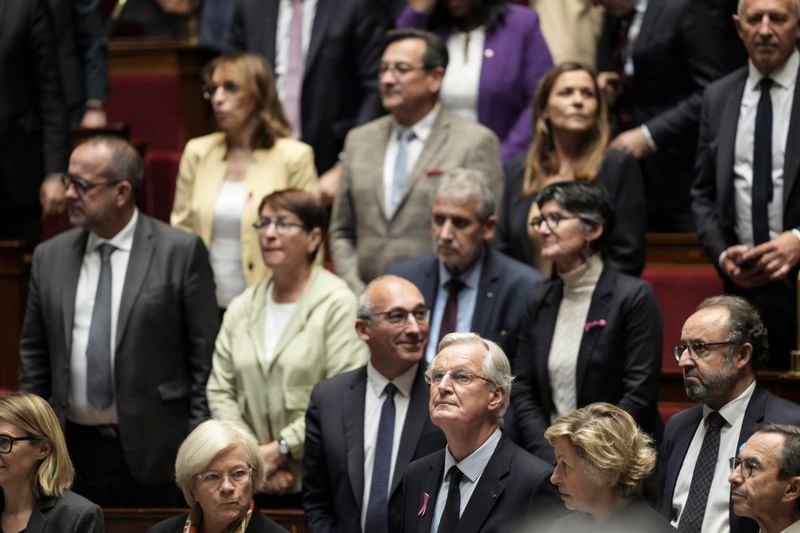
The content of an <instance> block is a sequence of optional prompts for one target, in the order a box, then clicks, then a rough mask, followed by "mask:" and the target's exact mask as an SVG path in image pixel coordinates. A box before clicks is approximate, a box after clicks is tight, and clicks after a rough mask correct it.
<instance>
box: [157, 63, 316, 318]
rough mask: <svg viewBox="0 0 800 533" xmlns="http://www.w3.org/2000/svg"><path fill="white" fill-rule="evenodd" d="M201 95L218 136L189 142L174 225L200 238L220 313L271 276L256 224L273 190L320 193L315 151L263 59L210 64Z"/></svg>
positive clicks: (178, 182)
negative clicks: (295, 131) (295, 127)
mask: <svg viewBox="0 0 800 533" xmlns="http://www.w3.org/2000/svg"><path fill="white" fill-rule="evenodd" d="M204 82H205V89H204V92H203V96H204V97H205V98H206V99H207V100H208V101H209V103H210V104H211V107H212V110H213V112H214V117H215V118H216V121H217V126H218V128H219V131H218V132H215V133H211V134H209V135H204V136H202V137H197V138H195V139H191V140H190V141H189V142H188V143H186V148H185V149H184V151H183V155H182V156H181V163H180V169H179V172H178V179H177V183H176V186H175V201H174V204H173V207H172V214H171V215H170V223H171V224H172V225H173V226H175V227H178V228H181V229H183V230H185V231H188V232H190V233H194V234H196V235H198V236H200V238H202V239H203V242H204V243H205V245H206V247H207V248H208V251H209V259H210V262H211V267H212V269H213V271H214V281H215V282H216V290H217V305H218V306H219V307H220V308H221V309H225V308H227V307H228V304H229V303H230V302H231V300H233V298H234V297H236V296H237V295H238V294H240V293H241V292H242V291H244V289H245V288H246V287H250V286H252V285H253V284H255V283H256V282H258V281H260V280H261V279H262V278H264V276H266V275H267V273H268V270H267V268H266V267H265V265H264V263H263V262H262V261H261V251H260V249H259V246H258V237H257V235H256V234H255V232H253V230H252V228H251V225H252V223H253V222H255V221H256V219H257V218H258V210H257V208H258V202H259V201H260V200H261V198H263V197H264V196H266V195H267V194H270V193H271V192H273V191H278V190H283V189H288V188H298V189H303V190H306V191H309V192H312V193H315V194H316V192H317V172H316V169H315V168H314V154H313V151H312V149H311V147H310V146H308V145H307V144H304V143H302V142H300V141H297V140H295V139H292V138H291V129H290V127H289V123H288V122H287V120H286V115H285V114H284V112H283V108H282V107H281V104H280V101H279V100H278V94H277V91H276V89H275V79H274V77H273V75H272V71H271V70H270V67H269V65H268V64H267V62H266V60H264V58H262V57H260V56H258V55H257V54H251V53H235V54H231V55H225V56H221V57H218V58H216V59H214V60H213V61H211V62H210V63H209V64H208V66H207V67H206V68H205V71H204Z"/></svg>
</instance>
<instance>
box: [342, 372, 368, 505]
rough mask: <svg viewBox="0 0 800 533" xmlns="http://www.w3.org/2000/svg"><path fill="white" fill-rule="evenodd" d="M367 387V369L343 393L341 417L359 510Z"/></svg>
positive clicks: (362, 486)
mask: <svg viewBox="0 0 800 533" xmlns="http://www.w3.org/2000/svg"><path fill="white" fill-rule="evenodd" d="M366 387H367V367H366V366H365V367H363V368H362V369H361V370H360V371H359V372H357V373H356V374H355V377H354V378H353V381H352V382H351V383H350V387H349V388H348V389H347V390H346V391H345V393H344V399H343V400H344V401H343V407H344V410H343V413H346V414H347V416H343V417H342V424H343V425H344V442H345V448H346V449H347V472H348V474H349V476H350V486H351V487H352V488H353V497H355V500H356V508H357V509H361V506H362V504H363V499H364V399H365V394H366Z"/></svg>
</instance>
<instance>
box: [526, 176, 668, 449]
mask: <svg viewBox="0 0 800 533" xmlns="http://www.w3.org/2000/svg"><path fill="white" fill-rule="evenodd" d="M536 205H537V207H538V209H539V215H537V216H536V217H535V218H534V219H533V220H532V222H531V224H532V227H533V229H534V230H535V231H536V232H537V233H538V234H539V235H540V240H541V243H542V256H543V257H544V258H546V259H548V260H550V261H552V263H553V265H554V269H555V272H556V277H555V278H554V279H552V280H550V281H549V282H547V283H545V284H543V285H539V286H537V287H535V288H534V289H533V291H532V292H531V295H530V298H529V300H528V305H527V308H526V310H525V313H524V314H523V316H522V322H521V325H520V335H519V343H518V345H517V354H516V358H515V359H514V361H515V364H516V369H515V371H516V374H517V376H518V377H517V381H515V387H516V390H515V392H514V393H513V394H512V401H513V404H514V410H515V414H516V419H517V424H518V428H519V432H520V435H521V440H522V444H523V445H524V447H526V448H527V449H528V451H530V452H532V453H535V454H537V455H540V456H541V457H542V458H545V459H548V460H551V461H552V457H553V455H552V449H551V447H550V445H549V444H548V443H547V441H546V440H545V439H544V431H545V429H546V428H547V427H548V426H549V425H550V422H551V421H552V420H554V419H555V418H556V417H558V416H561V415H564V414H566V413H569V412H571V411H573V410H574V409H576V408H579V407H583V406H584V405H587V404H589V403H593V402H598V401H603V402H608V403H611V404H614V405H616V406H617V407H620V408H622V409H624V410H626V411H628V413H630V414H631V416H633V418H634V419H635V420H636V422H637V423H638V424H639V425H640V426H641V427H642V428H644V429H645V431H648V432H650V433H651V434H656V435H657V434H658V433H659V432H660V430H661V419H660V418H659V415H658V408H657V407H658V385H659V377H660V372H661V349H662V347H661V338H662V321H661V312H660V311H659V308H658V303H657V302H656V298H655V294H654V292H653V289H652V287H650V285H649V284H648V283H647V282H646V281H643V280H641V279H639V278H635V277H632V276H629V275H626V274H622V273H620V272H619V271H617V270H616V269H615V268H614V267H612V266H611V265H609V264H608V262H607V261H606V260H605V252H606V249H607V247H608V243H609V239H610V235H611V234H613V231H614V223H615V214H614V210H613V208H612V207H611V202H610V200H609V199H608V193H607V192H606V191H605V189H604V188H603V187H601V186H599V185H597V184H592V183H584V182H580V181H571V182H560V183H555V184H552V185H548V186H547V187H545V188H544V189H542V190H541V191H540V192H539V194H538V195H537V197H536Z"/></svg>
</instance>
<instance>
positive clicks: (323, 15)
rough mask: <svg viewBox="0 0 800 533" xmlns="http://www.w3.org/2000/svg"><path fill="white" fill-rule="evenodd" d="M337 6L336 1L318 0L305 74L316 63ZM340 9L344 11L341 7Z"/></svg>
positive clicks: (334, 16) (334, 17)
mask: <svg viewBox="0 0 800 533" xmlns="http://www.w3.org/2000/svg"><path fill="white" fill-rule="evenodd" d="M337 4H338V2H337V1H336V0H318V2H317V12H316V13H315V14H314V24H313V27H312V29H311V41H310V42H309V43H308V51H307V52H306V60H305V64H304V69H305V74H308V71H309V69H310V68H311V65H312V64H313V63H314V60H315V59H316V57H317V54H318V53H319V50H320V47H321V46H322V41H324V39H325V33H326V32H327V31H328V28H329V27H330V25H331V23H332V21H334V20H335V19H336V11H335V9H336V6H337ZM339 7H340V8H341V9H344V8H343V7H341V6H339ZM273 40H274V39H273ZM304 77H305V76H304Z"/></svg>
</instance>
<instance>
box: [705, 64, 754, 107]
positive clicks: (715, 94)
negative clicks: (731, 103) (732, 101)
mask: <svg viewBox="0 0 800 533" xmlns="http://www.w3.org/2000/svg"><path fill="white" fill-rule="evenodd" d="M746 79H747V66H744V67H741V68H738V69H736V70H734V71H733V72H729V73H728V74H726V75H725V76H723V77H721V78H719V79H718V80H714V81H712V82H711V83H709V84H708V85H707V86H706V89H705V99H706V100H716V99H718V98H721V97H724V96H727V94H728V93H729V92H730V91H731V90H732V89H733V88H734V87H735V86H737V85H739V84H741V83H744V81H745V80H746Z"/></svg>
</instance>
